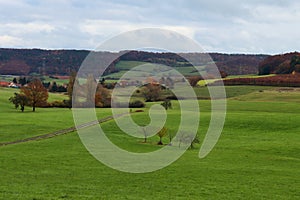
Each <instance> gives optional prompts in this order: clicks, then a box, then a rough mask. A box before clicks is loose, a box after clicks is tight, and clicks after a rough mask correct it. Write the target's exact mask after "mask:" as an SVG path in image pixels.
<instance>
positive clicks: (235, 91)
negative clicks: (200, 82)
mask: <svg viewBox="0 0 300 200" xmlns="http://www.w3.org/2000/svg"><path fill="white" fill-rule="evenodd" d="M204 89H205V88H202V87H199V88H196V89H195V90H196V93H197V94H198V95H203V96H207V95H208V93H207V90H206V91H205V90H204ZM15 91H16V90H14V89H9V88H0V94H1V95H0V128H1V131H0V142H3V141H13V140H15V139H21V138H26V137H29V136H33V135H39V134H44V133H49V132H51V131H54V130H59V129H62V128H67V127H70V126H73V124H74V123H73V119H72V112H71V111H70V110H69V109H57V108H46V109H41V108H37V112H36V113H33V112H30V109H29V108H26V112H25V113H21V112H19V111H17V110H15V109H14V107H13V105H12V104H9V103H8V101H7V99H8V97H9V96H10V95H11V94H13V92H15ZM226 91H227V96H229V97H231V98H230V99H229V100H228V111H227V117H226V122H225V127H224V130H223V133H222V135H221V138H220V140H219V141H218V143H217V145H216V146H215V148H214V150H213V151H212V152H211V153H210V154H209V155H208V156H207V157H206V158H204V159H199V158H198V150H199V147H200V145H197V149H195V150H188V151H187V152H186V153H185V154H184V155H183V156H182V157H181V158H180V159H179V160H177V161H176V162H174V163H173V164H171V165H170V166H168V167H166V168H164V169H162V170H159V171H156V172H152V173H146V174H129V173H123V172H119V171H116V170H113V169H110V168H108V167H107V166H105V165H103V164H101V163H99V162H98V161H97V160H95V159H94V158H93V157H92V156H91V155H90V154H89V153H88V151H87V150H86V149H85V148H84V146H83V144H82V143H81V142H80V139H79V137H78V135H77V134H76V133H75V132H74V133H70V134H67V135H62V136H58V137H54V138H51V139H46V140H41V141H35V142H28V143H23V144H18V145H11V146H2V147H0V163H1V167H0V177H1V178H0V199H49V200H50V199H70V200H73V199H76V200H77V199H297V198H299V191H298V190H299V189H298V188H299V186H300V177H299V176H300V135H299V132H300V126H299V121H300V115H299V113H300V106H299V102H298V101H297V100H296V98H297V97H296V96H295V97H293V98H287V99H286V98H283V97H280V95H281V94H282V93H284V94H285V95H294V94H295V95H296V94H297V95H298V90H297V89H295V91H292V90H287V89H286V88H272V87H256V86H234V87H231V86H228V87H226ZM260 91H263V92H260ZM279 91H280V92H279ZM257 94H259V95H260V96H261V97H260V98H261V100H263V101H261V102H260V101H256V100H257V99H256V98H255V96H256V95H257ZM55 95H56V94H54V96H53V97H52V98H53V99H55V98H56V96H55ZM272 96H273V98H271V97H272ZM57 98H61V97H60V96H59V97H57ZM257 98H259V96H257ZM264 98H265V99H264ZM299 98H300V97H299ZM172 102H173V107H174V108H173V109H172V110H169V111H168V112H167V113H168V121H167V124H166V126H167V127H168V128H169V129H170V130H171V131H172V132H173V131H174V132H175V129H176V126H178V122H179V120H180V110H179V105H178V103H177V102H176V101H172ZM152 104H154V103H148V104H147V107H146V108H145V109H144V110H145V111H146V112H141V113H135V114H133V115H132V117H133V119H134V120H135V121H136V122H137V123H139V124H144V123H146V122H147V121H149V117H148V112H147V111H148V109H149V107H150V106H151V105H152ZM199 105H200V109H201V113H200V117H201V122H200V128H199V138H200V140H201V142H202V141H203V138H204V136H205V132H206V130H207V127H208V124H209V121H210V117H211V116H210V102H209V101H208V100H200V101H199ZM110 114H111V111H110V109H97V116H98V117H99V118H103V117H105V116H108V115H110ZM101 127H102V128H103V129H104V130H106V133H107V135H108V137H109V138H110V139H111V141H112V142H114V143H115V144H117V145H119V146H120V147H122V148H124V149H127V150H130V151H133V152H145V151H153V150H157V149H158V148H160V147H159V146H157V145H155V144H156V142H157V141H158V137H157V136H155V137H153V138H151V139H150V140H149V143H147V144H143V143H142V142H141V141H142V139H137V138H132V137H129V136H128V135H126V134H124V133H122V131H120V130H119V128H118V127H117V125H116V123H115V122H114V121H109V122H106V123H104V124H101ZM164 141H165V142H167V139H164Z"/></svg>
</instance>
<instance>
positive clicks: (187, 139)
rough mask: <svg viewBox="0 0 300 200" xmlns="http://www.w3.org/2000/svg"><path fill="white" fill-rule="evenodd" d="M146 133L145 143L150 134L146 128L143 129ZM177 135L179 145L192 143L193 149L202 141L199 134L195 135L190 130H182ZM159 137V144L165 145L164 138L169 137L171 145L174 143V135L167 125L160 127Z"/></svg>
mask: <svg viewBox="0 0 300 200" xmlns="http://www.w3.org/2000/svg"><path fill="white" fill-rule="evenodd" d="M142 130H143V134H144V143H147V139H148V134H147V131H146V129H145V128H143V129H142ZM178 134H179V135H178V136H177V140H178V146H179V147H180V146H181V145H182V144H190V148H191V149H193V148H194V145H195V144H196V143H200V141H199V138H198V136H197V135H196V136H194V135H192V134H189V133H188V132H180V133H178ZM156 135H157V136H158V137H159V141H158V142H157V145H164V143H163V138H164V137H168V138H169V145H172V139H173V135H172V134H171V133H170V132H169V129H168V128H166V127H163V128H162V129H160V130H159V131H158V132H157V134H156Z"/></svg>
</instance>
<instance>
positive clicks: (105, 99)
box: [95, 84, 111, 107]
mask: <svg viewBox="0 0 300 200" xmlns="http://www.w3.org/2000/svg"><path fill="white" fill-rule="evenodd" d="M110 104H111V94H110V92H109V90H108V89H106V88H105V87H103V85H101V84H98V85H97V89H96V94H95V106H96V107H109V106H110Z"/></svg>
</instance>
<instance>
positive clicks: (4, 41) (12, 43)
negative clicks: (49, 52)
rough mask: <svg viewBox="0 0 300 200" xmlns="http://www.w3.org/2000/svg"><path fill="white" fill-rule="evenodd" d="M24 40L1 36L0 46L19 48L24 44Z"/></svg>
mask: <svg viewBox="0 0 300 200" xmlns="http://www.w3.org/2000/svg"><path fill="white" fill-rule="evenodd" d="M23 42H24V41H23V40H22V39H21V38H18V37H13V36H9V35H0V46H1V47H2V48H3V47H18V46H20V44H23Z"/></svg>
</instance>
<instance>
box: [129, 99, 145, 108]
mask: <svg viewBox="0 0 300 200" xmlns="http://www.w3.org/2000/svg"><path fill="white" fill-rule="evenodd" d="M144 107H145V103H144V102H142V101H140V100H136V101H133V102H130V103H129V108H144Z"/></svg>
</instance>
